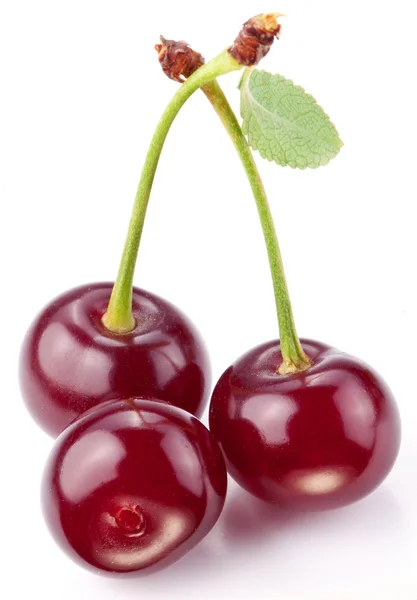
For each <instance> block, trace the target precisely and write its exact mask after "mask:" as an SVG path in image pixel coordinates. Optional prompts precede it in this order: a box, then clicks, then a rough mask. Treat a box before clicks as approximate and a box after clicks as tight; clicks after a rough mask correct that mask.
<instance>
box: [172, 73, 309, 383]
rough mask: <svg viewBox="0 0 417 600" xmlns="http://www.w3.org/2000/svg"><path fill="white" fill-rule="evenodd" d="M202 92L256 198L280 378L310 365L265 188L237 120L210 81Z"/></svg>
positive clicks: (214, 83)
mask: <svg viewBox="0 0 417 600" xmlns="http://www.w3.org/2000/svg"><path fill="white" fill-rule="evenodd" d="M183 85H185V83H184V84H183ZM201 89H202V91H203V92H204V93H205V95H206V96H207V98H208V100H209V101H210V103H211V104H212V106H213V108H214V109H215V111H216V112H217V114H218V115H219V117H220V119H221V121H222V123H223V125H224V126H225V128H226V130H227V132H228V134H229V136H230V137H231V139H232V141H233V144H234V146H235V148H236V150H237V152H238V154H239V157H240V160H241V162H242V165H243V168H244V169H245V171H246V175H247V177H248V180H249V183H250V186H251V188H252V192H253V195H254V198H255V202H256V206H257V209H258V214H259V219H260V222H261V226H262V231H263V235H264V238H265V245H266V250H267V253H268V259H269V265H270V269H271V276H272V283H273V287H274V293H275V304H276V308H277V316H278V326H279V334H280V340H281V352H282V358H283V362H282V364H281V365H279V368H278V371H279V373H281V374H289V373H297V372H299V371H303V370H305V369H307V368H308V367H309V366H310V361H309V359H308V357H307V356H306V354H305V352H304V350H303V349H302V347H301V344H300V341H299V339H298V336H297V332H296V328H295V324H294V317H293V313H292V308H291V301H290V297H289V293H288V286H287V282H286V279H285V273H284V266H283V264H282V258H281V251H280V248H279V244H278V239H277V235H276V231H275V227H274V221H273V218H272V214H271V210H270V208H269V204H268V199H267V196H266V192H265V188H264V186H263V183H262V180H261V177H260V175H259V171H258V169H257V167H256V163H255V161H254V158H253V155H252V152H251V150H250V148H249V145H248V143H247V141H246V138H245V136H244V135H243V133H242V130H241V128H240V125H239V123H238V121H237V119H236V116H235V114H234V112H233V110H232V109H231V107H230V105H229V103H228V101H227V98H226V97H225V95H224V93H223V91H222V89H221V87H220V86H219V84H218V83H217V81H210V82H209V83H207V84H205V85H204V86H202V88H201Z"/></svg>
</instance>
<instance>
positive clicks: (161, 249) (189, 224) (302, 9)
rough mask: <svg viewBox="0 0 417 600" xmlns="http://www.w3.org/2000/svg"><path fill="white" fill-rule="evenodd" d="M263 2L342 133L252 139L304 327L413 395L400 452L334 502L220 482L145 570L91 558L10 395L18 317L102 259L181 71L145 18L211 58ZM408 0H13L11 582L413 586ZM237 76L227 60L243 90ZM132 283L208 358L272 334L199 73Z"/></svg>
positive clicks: (4, 150) (211, 590) (5, 455)
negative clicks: (339, 505) (379, 482)
mask: <svg viewBox="0 0 417 600" xmlns="http://www.w3.org/2000/svg"><path fill="white" fill-rule="evenodd" d="M268 10H282V11H283V12H286V13H287V14H288V15H289V16H288V18H286V19H285V21H284V20H283V27H282V36H281V40H280V41H279V42H278V43H276V44H275V46H274V48H273V49H272V51H271V52H270V55H269V56H268V57H267V58H266V59H265V60H264V61H263V64H262V66H263V68H266V69H268V70H271V71H276V72H279V73H281V74H283V75H285V76H287V77H290V78H292V79H294V81H295V82H296V83H298V84H301V85H303V86H304V87H305V88H306V89H307V90H308V91H309V92H311V93H312V94H313V95H315V97H316V98H317V99H318V101H319V103H320V104H321V105H322V106H323V107H324V108H325V110H326V111H327V112H328V113H329V114H330V116H331V118H332V120H333V121H334V122H335V124H336V125H337V127H338V130H339V132H340V135H341V137H342V139H343V140H344V143H345V146H344V148H343V149H342V151H341V153H340V155H339V156H338V157H337V158H336V159H335V160H334V161H333V162H332V163H331V164H330V165H329V166H327V167H325V168H322V169H319V170H316V171H303V172H301V171H292V170H291V169H289V168H286V169H283V168H279V167H277V166H276V165H274V164H269V163H266V162H264V161H262V159H261V158H260V157H259V156H257V157H256V158H257V162H258V164H259V167H260V170H261V173H262V175H263V178H264V182H265V185H266V188H267V191H268V193H269V197H270V202H271V206H272V210H273V213H274V217H275V221H276V225H277V229H278V234H279V238H280V243H281V246H282V251H283V256H284V261H285V266H286V271H287V275H288V283H289V286H290V291H291V294H292V298H293V308H294V313H295V317H296V322H297V327H298V331H299V333H300V335H302V336H305V337H312V338H316V339H319V340H322V341H324V342H327V343H330V344H333V345H335V346H337V347H339V348H341V349H343V350H345V351H347V352H350V353H352V354H355V355H357V356H359V357H361V358H362V359H364V360H366V361H367V362H369V363H371V364H372V365H373V366H374V367H375V368H376V369H377V370H379V371H380V372H381V373H382V374H383V376H384V377H385V379H386V380H387V381H388V382H389V384H390V386H391V387H392V389H393V391H394V393H395V395H396V397H397V400H398V403H399V406H400V410H401V414H402V420H403V443H402V448H401V453H400V456H399V458H398V462H397V464H396V466H395V468H394V470H393V471H392V473H391V474H390V476H389V477H388V479H387V480H386V482H385V483H384V484H383V486H382V487H381V488H380V489H379V490H378V491H376V492H375V493H374V494H373V495H372V496H370V497H368V498H367V499H365V500H363V501H361V502H360V503H358V504H356V505H354V506H351V507H348V508H345V509H341V510H338V511H334V512H329V513H321V514H313V515H308V514H303V515H298V516H297V515H294V514H287V513H279V512H277V511H276V509H272V508H271V507H269V506H268V505H266V504H262V503H260V502H258V501H257V500H255V499H253V498H251V497H250V496H249V495H248V494H246V493H245V492H243V491H241V490H240V489H238V488H237V486H235V485H234V484H232V485H231V486H230V493H229V496H228V500H227V503H226V507H225V510H224V513H223V515H222V516H221V518H220V520H219V522H218V524H217V526H216V527H215V529H214V530H213V531H212V533H211V534H210V535H209V536H208V537H207V538H206V539H205V540H204V541H203V543H202V544H201V545H200V546H199V547H198V548H196V549H195V550H194V551H192V553H190V554H189V555H188V556H186V557H185V558H184V559H182V560H181V561H180V562H178V563H177V564H176V565H174V566H172V567H170V568H169V569H167V570H166V571H164V572H161V573H159V574H156V575H153V576H150V577H147V578H143V579H141V580H139V581H133V582H132V581H123V580H117V579H116V580H114V579H105V578H100V577H97V576H95V575H92V574H90V573H89V572H87V571H84V570H82V569H81V568H79V567H77V566H75V565H74V564H72V563H71V562H70V561H69V560H68V559H67V558H66V557H65V556H64V555H63V554H62V553H61V552H60V551H59V550H58V548H57V547H56V546H55V545H54V542H53V541H52V540H51V539H50V537H49V534H48V532H47V530H46V528H45V527H44V525H43V522H42V517H41V513H40V509H39V480H40V476H41V472H42V468H43V464H44V461H45V458H46V456H47V454H48V452H49V450H50V448H51V445H52V440H51V439H50V438H48V437H47V436H46V435H45V434H43V433H42V432H41V431H40V430H38V429H37V427H36V426H35V425H34V423H33V422H32V421H31V420H30V418H29V417H28V416H27V415H26V412H25V410H24V408H23V406H22V402H21V398H20V394H19V390H18V386H17V374H16V371H17V359H18V352H19V346H20V343H21V339H22V337H23V335H24V332H25V330H26V328H27V326H28V324H29V323H30V321H31V320H32V318H33V317H34V315H35V313H36V312H37V311H38V310H40V309H41V308H42V306H44V304H45V303H47V302H49V301H50V300H51V299H52V298H53V297H54V296H56V295H57V294H59V293H61V292H62V291H64V290H66V289H69V288H71V287H73V286H76V285H78V284H81V283H87V282H92V281H100V280H111V279H112V278H114V276H115V273H116V270H117V266H118V262H119V256H120V252H121V248H122V244H123V241H124V236H125V231H126V227H127V221H128V218H129V214H130V210H131V206H132V200H133V197H134V194H135V191H136V184H137V181H138V178H139V174H140V169H141V164H142V162H143V159H144V156H145V152H146V149H147V145H148V143H149V141H150V138H151V135H152V132H153V128H154V126H155V125H156V122H157V120H158V118H159V116H160V114H161V112H162V110H163V108H164V107H165V105H166V104H167V102H168V100H169V98H170V97H171V95H172V94H173V93H174V92H175V89H176V85H177V84H175V83H173V82H171V81H169V80H167V79H166V78H165V77H164V75H163V74H162V72H161V71H160V68H159V66H158V63H157V60H156V53H155V51H154V50H153V45H154V44H155V43H156V42H157V41H158V35H159V34H160V33H163V34H164V35H165V36H166V37H172V38H177V39H178V38H183V39H186V40H187V41H189V42H190V43H191V44H192V45H193V46H194V47H195V48H196V49H198V50H200V51H201V52H202V53H203V54H204V55H205V56H206V57H208V58H210V57H212V56H214V55H215V54H217V53H218V52H220V51H221V50H222V49H223V48H224V47H225V46H227V45H228V44H229V43H231V42H232V41H233V39H234V37H235V35H236V33H237V30H238V28H239V26H240V24H241V23H242V22H243V21H245V20H246V19H247V18H249V17H250V16H252V15H254V14H257V13H259V12H263V11H268ZM416 16H417V15H416V9H415V3H414V2H412V1H411V0H397V1H396V2H395V3H393V2H392V1H390V2H385V0H379V1H378V2H377V1H374V0H366V1H364V0H350V1H349V2H347V1H346V2H342V1H339V2H334V1H332V0H328V1H325V0H315V1H314V2H312V1H311V0H298V1H293V2H291V1H290V0H281V1H280V2H278V3H273V4H272V5H271V4H270V3H267V4H266V5H265V4H264V3H262V2H260V0H253V1H249V0H240V1H239V2H235V3H234V2H229V3H227V2H219V3H216V2H213V1H210V2H207V3H205V2H187V1H182V0H177V1H174V0H173V1H166V0H160V1H159V2H149V3H148V2H141V1H139V0H136V1H127V0H118V1H114V2H107V1H90V0H83V1H80V0H72V1H71V2H64V1H58V2H57V1H50V2H46V1H45V0H37V1H36V2H32V1H29V0H27V1H26V2H24V1H18V0H17V1H12V0H9V1H7V0H6V1H5V0H2V2H1V4H0V69H1V71H0V86H1V91H0V107H1V109H0V197H1V208H0V210H1V221H0V222H1V236H0V244H1V252H0V261H1V280H0V281H1V284H0V285H1V297H0V301H1V308H0V315H1V320H2V323H1V344H0V353H1V373H2V385H1V391H2V394H1V396H2V398H1V406H2V410H1V417H2V421H1V424H2V427H1V436H0V444H1V454H0V460H1V494H0V502H1V529H0V535H1V543H0V547H1V548H2V550H3V552H4V553H3V558H2V559H1V564H2V567H1V572H2V574H1V577H0V596H1V597H3V598H7V599H8V600H15V599H20V598H33V599H38V598H39V599H42V600H49V599H54V600H55V599H57V598H60V599H62V600H70V599H71V600H74V599H77V600H87V599H88V600H90V599H93V600H95V599H96V598H97V599H100V600H113V599H114V600H115V599H117V600H130V599H135V600H136V599H138V598H141V599H142V598H143V599H145V598H146V599H149V600H157V599H158V600H159V599H165V598H179V599H193V600H194V599H196V598H199V599H202V600H206V599H212V598H229V597H234V598H237V599H239V600H240V599H245V598H248V599H249V598H254V597H255V598H257V599H265V600H273V599H274V600H275V599H278V598H279V599H280V600H310V599H311V600H315V599H317V600H330V599H331V600H374V599H375V600H391V599H393V598H398V599H399V600H416V599H417V569H416V565H417V394H416V390H417V384H416V374H415V373H416V369H417V367H416V334H417V327H416V325H417V319H416V302H417V293H416V285H415V281H416V245H417V244H416V238H415V230H416V218H415V204H416V199H417V198H416V157H417V155H416V139H417V128H416V118H415V107H416V100H415V95H414V92H413V90H414V84H415V57H416V55H417V54H416V53H417V44H416V33H415V28H416ZM238 79H239V74H237V73H235V74H233V75H229V76H228V77H227V78H226V77H225V78H224V81H223V82H222V84H224V88H225V90H226V92H227V94H228V96H229V98H230V101H231V103H232V105H233V106H234V108H235V109H236V110H238V91H237V90H236V84H237V82H238ZM135 282H136V284H137V285H140V286H142V287H144V288H147V289H149V290H151V291H153V292H155V293H157V294H160V295H162V296H164V297H166V298H167V299H169V300H170V301H172V302H174V303H175V304H177V305H178V306H179V307H181V308H182V309H183V310H184V311H185V312H187V313H188V314H189V316H190V317H191V318H192V319H193V320H194V322H195V323H196V324H197V325H198V327H199V328H200V330H201V331H202V333H203V335H204V336H205V339H206V341H207V344H208V347H209V350H210V353H211V358H212V364H213V373H214V377H215V378H217V377H218V376H219V375H220V374H221V372H222V371H223V370H224V369H225V368H226V367H227V366H228V365H229V364H230V363H231V362H232V361H233V360H234V359H235V358H237V357H238V356H239V355H240V354H242V353H243V352H245V351H246V350H248V349H249V348H251V347H252V346H254V345H256V344H258V343H261V342H263V341H266V340H268V339H271V338H273V337H276V336H277V331H276V321H275V315H274V302H273V296H272V291H271V284H270V276H269V272H268V265H267V260H266V255H265V250H264V246H263V240H262V235H261V231H260V227H259V223H258V220H257V214H256V210H255V207H254V203H253V200H252V198H251V194H250V191H249V187H248V185H247V182H246V180H245V176H244V173H243V171H242V169H241V166H240V163H239V161H238V158H237V157H236V155H235V153H234V151H233V147H232V144H231V143H230V141H229V139H228V138H227V135H226V134H225V132H224V131H223V129H222V127H221V125H220V123H219V122H218V120H217V117H216V115H215V114H214V113H213V112H212V110H211V109H210V107H209V105H208V103H207V101H206V100H205V98H204V97H203V95H202V94H200V93H197V94H196V95H195V96H194V97H193V98H192V99H191V100H190V101H189V102H188V103H187V106H186V107H185V108H184V110H183V111H182V112H181V114H180V116H179V117H178V119H177V121H176V122H175V123H174V126H173V128H172V131H171V133H170V135H169V138H168V140H167V143H166V147H165V149H164V152H163V156H162V159H161V161H160V168H159V171H158V174H157V177H156V180H155V185H154V189H153V193H152V198H151V203H150V207H149V214H148V219H147V222H146V226H145V233H144V236H143V242H142V246H141V249H140V255H139V260H138V267H137V272H136V277H135Z"/></svg>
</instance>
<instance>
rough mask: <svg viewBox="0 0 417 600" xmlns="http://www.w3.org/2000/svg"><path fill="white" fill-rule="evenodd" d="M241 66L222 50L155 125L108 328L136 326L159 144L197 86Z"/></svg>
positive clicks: (121, 330)
mask: <svg viewBox="0 0 417 600" xmlns="http://www.w3.org/2000/svg"><path fill="white" fill-rule="evenodd" d="M241 68H242V65H240V64H238V63H237V62H236V61H235V59H234V58H232V57H231V56H230V54H229V53H228V52H227V51H226V50H225V51H223V52H222V53H221V54H219V56H217V57H216V58H214V59H213V60H211V61H210V62H208V63H207V64H206V65H203V66H202V67H201V68H200V69H198V71H196V72H195V73H194V74H193V75H191V77H189V78H188V79H187V81H185V82H184V83H183V84H182V85H181V87H179V88H178V91H177V93H176V94H175V95H174V97H173V98H172V100H171V102H170V103H169V104H168V106H167V108H166V109H165V111H164V113H163V115H162V117H161V119H160V121H159V123H158V125H157V127H156V130H155V133H154V135H153V138H152V141H151V143H150V146H149V150H148V153H147V155H146V158H145V163H144V166H143V169H142V174H141V178H140V181H139V185H138V189H137V192H136V197H135V201H134V205H133V211H132V216H131V219H130V223H129V228H128V232H127V236H126V241H125V245H124V248H123V254H122V258H121V261H120V266H119V271H118V274H117V278H116V282H115V284H114V286H113V290H112V294H111V297H110V301H109V305H108V307H107V311H106V313H105V315H104V316H103V319H102V320H103V324H104V326H105V327H106V328H107V329H109V330H110V331H113V332H116V333H126V332H128V331H131V330H132V329H134V327H135V320H134V318H133V315H132V286H133V275H134V270H135V265H136V258H137V254H138V250H139V244H140V239H141V235H142V230H143V224H144V221H145V216H146V209H147V206H148V201H149V196H150V193H151V188H152V183H153V180H154V176H155V172H156V168H157V165H158V161H159V157H160V155H161V151H162V147H163V145H164V142H165V139H166V136H167V134H168V131H169V129H170V127H171V125H172V122H173V121H174V119H175V117H176V115H177V114H178V112H179V110H180V109H181V107H182V106H183V104H184V103H185V102H186V101H187V100H188V98H189V97H190V96H191V95H192V94H193V93H194V92H195V91H196V90H197V89H198V88H200V87H201V86H202V85H204V84H206V83H208V82H209V81H210V80H212V79H215V78H216V77H219V76H220V75H224V74H226V73H230V72H231V71H236V70H238V69H241Z"/></svg>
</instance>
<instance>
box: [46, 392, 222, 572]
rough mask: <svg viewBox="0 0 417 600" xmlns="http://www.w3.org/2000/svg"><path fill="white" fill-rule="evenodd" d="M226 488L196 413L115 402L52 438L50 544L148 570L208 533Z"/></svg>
mask: <svg viewBox="0 0 417 600" xmlns="http://www.w3.org/2000/svg"><path fill="white" fill-rule="evenodd" d="M226 487H227V474H226V467H225V464H224V459H223V456H222V453H221V451H220V449H219V447H218V445H217V443H216V442H215V441H214V438H213V436H212V435H211V433H210V432H209V431H208V429H207V428H206V427H204V425H203V424H202V423H201V422H200V421H199V420H198V419H196V418H195V417H194V416H192V415H190V414H189V413H186V412H185V411H183V410H181V409H179V408H176V407H173V406H169V405H168V404H166V403H164V402H160V401H157V400H143V399H131V400H117V401H109V402H106V403H104V404H102V405H100V406H97V407H96V408H93V409H91V410H90V411H88V413H86V414H85V415H83V416H82V417H80V418H79V419H77V420H76V421H75V422H74V423H73V424H72V425H71V426H70V427H68V429H66V430H65V431H64V433H62V434H61V436H60V437H59V438H58V439H57V441H56V442H55V446H54V448H53V450H52V453H51V454H50V457H49V459H48V462H47V464H46V467H45V471H44V476H43V483H42V505H43V512H44V516H45V519H46V522H47V525H48V526H49V529H50V531H51V533H52V535H53V537H54V538H55V540H56V542H57V543H58V544H59V545H60V546H61V548H62V549H63V550H64V551H66V552H67V553H68V554H69V555H70V556H71V558H73V560H75V561H76V562H78V563H79V564H81V565H83V566H85V567H92V568H95V569H99V570H102V571H107V572H113V573H127V572H133V571H143V570H147V571H149V570H154V569H156V568H161V567H164V566H167V565H168V564H170V563H172V562H174V561H175V560H178V559H179V558H180V557H181V556H183V555H184V554H185V553H186V552H188V551H189V550H190V549H191V548H193V547H194V546H195V545H196V544H197V543H198V542H199V541H200V540H201V539H202V538H203V537H204V536H205V535H206V534H207V533H208V532H209V531H210V529H211V528H212V527H213V525H214V524H215V523H216V521H217V519H218V517H219V515H220V513H221V510H222V507H223V504H224V500H225V495H226Z"/></svg>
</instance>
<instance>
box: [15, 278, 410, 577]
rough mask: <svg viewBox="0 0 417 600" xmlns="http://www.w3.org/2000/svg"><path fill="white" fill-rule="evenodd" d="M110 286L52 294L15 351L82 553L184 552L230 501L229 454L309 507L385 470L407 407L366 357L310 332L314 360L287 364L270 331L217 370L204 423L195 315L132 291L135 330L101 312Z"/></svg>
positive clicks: (52, 481)
mask: <svg viewBox="0 0 417 600" xmlns="http://www.w3.org/2000/svg"><path fill="white" fill-rule="evenodd" d="M111 289H112V286H111V284H92V285H88V286H83V287H80V288H77V289H75V290H72V291H70V292H68V293H66V294H64V295H62V296H61V297H59V298H58V299H56V300H55V301H54V302H52V303H51V304H50V305H49V306H48V307H47V308H46V309H45V310H43V311H42V312H41V313H40V315H39V316H38V317H37V319H36V320H35V321H34V323H33V324H32V326H31V328H30V330H29V331H28V333H27V336H26V338H25V341H24V344H23V349H22V353H21V361H20V383H21V389H22V393H23V397H24V399H25V402H26V404H27V406H28V408H29V410H30V412H31V414H32V416H33V417H34V418H35V420H36V421H37V422H38V424H39V425H40V426H41V427H43V428H44V429H45V430H46V431H47V432H48V433H50V434H52V435H53V436H57V435H59V434H61V435H59V438H58V440H57V442H56V444H55V447H54V449H53V451H52V453H51V455H50V458H49V460H48V463H47V466H46V469H45V473H44V479H43V485H42V496H43V509H44V514H45V518H46V521H47V523H48V525H49V527H50V529H51V531H52V533H53V535H54V537H55V539H56V540H57V542H58V543H59V545H61V547H63V548H64V550H66V551H67V552H68V553H69V554H70V555H71V556H72V557H73V558H74V560H76V561H77V562H81V563H82V564H84V565H87V566H90V567H93V568H96V569H100V570H104V571H109V572H118V573H121V572H132V571H143V570H146V571H149V570H153V569H155V568H159V567H162V566H166V565H167V564H170V563H171V562H173V561H175V560H177V559H178V558H180V557H181V556H182V555H183V554H184V553H186V552H187V551H188V550H190V549H191V548H192V547H193V546H195V545H196V544H197V543H198V542H199V541H200V540H201V539H202V538H203V537H204V536H205V535H206V534H207V533H208V532H209V531H210V529H211V528H212V527H213V525H214V524H215V522H216V521H217V519H218V517H219V515H220V513H221V510H222V508H223V504H224V501H225V496H226V488H227V473H226V466H225V462H226V465H227V469H228V471H229V473H230V474H231V475H232V477H233V478H234V479H235V480H236V481H237V482H238V483H239V484H240V485H242V486H243V487H244V488H245V489H247V490H248V491H249V492H251V493H253V494H255V495H256V496H258V497H260V498H262V499H264V500H267V501H270V502H276V503H278V504H279V505H280V506H283V507H287V508H290V509H301V510H321V509H328V508H336V507H339V506H343V505H345V504H349V503H351V502H354V501H356V500H358V499H360V498H362V497H363V496H365V495H367V494H368V493H369V492H371V491H372V490H373V489H374V488H375V487H377V486H378V485H379V484H380V482H381V481H382V480H383V479H384V478H385V476H386V475H387V473H388V472H389V471H390V469H391V467H392V465H393V463H394V461H395V458H396V455H397V452H398V448H399V442H400V423H399V417H398V413H397V409H396V406H395V402H394V400H393V398H392V395H391V393H390V391H389V389H388V388H387V386H386V384H385V383H384V382H383V381H382V380H381V379H380V378H379V377H378V375H377V374H376V373H375V372H374V371H372V370H371V369H370V368H369V367H368V366H367V365H365V364H364V363H362V362H360V361H358V360H357V359H355V358H353V357H351V356H348V355H346V354H344V353H342V352H339V351H337V350H335V349H333V348H330V347H328V346H326V345H324V344H322V343H319V342H313V341H308V340H301V343H302V347H303V350H304V352H305V353H306V355H307V356H308V358H309V360H310V362H311V366H310V367H309V368H308V369H307V370H305V371H302V372H299V373H295V374H288V375H281V374H279V373H278V372H277V365H279V364H280V363H281V360H282V356H281V351H280V345H279V342H278V341H271V342H268V343H265V344H263V345H261V346H259V347H256V348H254V349H253V350H251V351H249V352H248V353H246V354H245V355H243V356H242V357H241V358H240V359H239V360H237V361H236V362H235V363H234V364H233V365H232V366H231V367H229V368H228V369H227V370H226V371H225V372H224V373H223V375H222V376H221V377H220V379H219V381H218V383H217V385H216V387H215V389H214V392H213V395H212V399H211V405H210V430H211V431H208V430H207V428H206V427H205V426H204V425H203V424H202V423H200V421H199V420H198V419H197V418H196V416H200V415H201V414H202V412H203V410H204V407H205V404H206V401H207V398H208V393H209V386H210V372H209V371H210V370H209V361H208V357H207V354H206V351H205V348H204V345H203V342H202V340H201V338H200V335H199V334H198V332H197V331H196V329H195V328H194V326H193V325H192V323H191V322H190V321H189V320H188V319H187V318H186V317H185V316H184V315H183V314H182V313H181V312H180V311H178V310H177V309H176V308H175V307H174V306H172V305H171V304H169V303H168V302H166V301H165V300H162V299H161V298H159V297H157V296H155V295H152V294H150V293H148V292H145V291H143V290H140V289H137V288H134V290H133V302H132V309H133V310H132V313H133V317H134V320H135V327H134V329H133V330H132V331H130V332H128V333H123V334H117V333H114V332H111V331H109V330H108V329H107V328H106V327H105V326H104V325H103V322H102V318H103V315H104V313H105V312H106V309H107V306H108V302H109V298H110V293H111ZM194 415H196V416H194ZM220 449H221V450H220ZM224 459H225V460H224Z"/></svg>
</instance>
